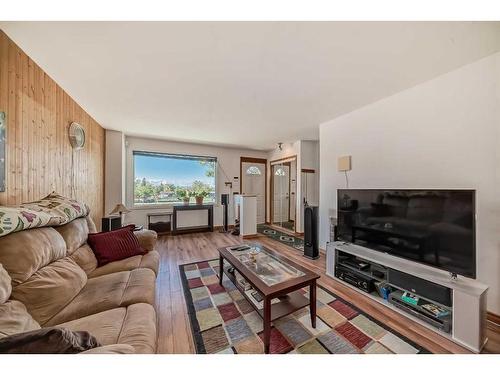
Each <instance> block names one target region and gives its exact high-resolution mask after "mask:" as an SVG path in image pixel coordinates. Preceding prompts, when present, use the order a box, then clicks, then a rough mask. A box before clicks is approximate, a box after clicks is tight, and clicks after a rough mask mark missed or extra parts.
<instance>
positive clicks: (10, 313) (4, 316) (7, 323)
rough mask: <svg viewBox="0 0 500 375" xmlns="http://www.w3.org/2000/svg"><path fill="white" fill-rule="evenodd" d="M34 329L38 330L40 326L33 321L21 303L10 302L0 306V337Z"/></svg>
mask: <svg viewBox="0 0 500 375" xmlns="http://www.w3.org/2000/svg"><path fill="white" fill-rule="evenodd" d="M34 329H40V324H38V322H36V321H35V320H34V319H33V317H32V316H31V315H30V314H29V313H28V311H27V310H26V307H25V306H24V305H23V304H22V303H21V302H19V301H12V300H10V301H7V302H5V303H3V304H0V337H5V336H9V335H14V334H16V333H21V332H26V331H32V330H34Z"/></svg>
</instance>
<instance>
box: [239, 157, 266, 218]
mask: <svg viewBox="0 0 500 375" xmlns="http://www.w3.org/2000/svg"><path fill="white" fill-rule="evenodd" d="M243 163H255V164H264V223H267V159H263V158H253V157H249V156H240V194H243Z"/></svg>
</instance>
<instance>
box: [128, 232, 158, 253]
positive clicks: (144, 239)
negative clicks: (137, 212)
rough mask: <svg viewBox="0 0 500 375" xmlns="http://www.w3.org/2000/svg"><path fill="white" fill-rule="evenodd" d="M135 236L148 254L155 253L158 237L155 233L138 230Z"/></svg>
mask: <svg viewBox="0 0 500 375" xmlns="http://www.w3.org/2000/svg"><path fill="white" fill-rule="evenodd" d="M134 234H135V236H136V237H137V239H138V240H139V244H140V245H141V247H142V248H143V249H144V250H146V251H147V252H148V253H149V252H150V251H153V250H154V248H155V245H156V239H157V238H158V235H157V234H156V232H155V231H153V230H149V229H143V230H137V231H135V232H134Z"/></svg>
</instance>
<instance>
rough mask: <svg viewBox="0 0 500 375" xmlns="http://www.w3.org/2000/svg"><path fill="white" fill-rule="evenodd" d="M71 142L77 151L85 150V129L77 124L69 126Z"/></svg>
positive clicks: (73, 123)
mask: <svg viewBox="0 0 500 375" xmlns="http://www.w3.org/2000/svg"><path fill="white" fill-rule="evenodd" d="M69 142H70V143H71V147H73V148H74V149H75V150H79V149H81V148H83V146H84V145H85V129H84V128H83V126H81V125H80V124H78V123H76V122H72V123H71V125H70V126H69Z"/></svg>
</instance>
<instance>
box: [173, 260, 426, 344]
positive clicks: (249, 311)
mask: <svg viewBox="0 0 500 375" xmlns="http://www.w3.org/2000/svg"><path fill="white" fill-rule="evenodd" d="M218 263H219V260H218V259H215V260H209V261H203V262H198V263H191V264H185V265H180V266H179V269H180V274H181V279H182V283H183V288H184V295H185V300H186V304H187V310H188V314H189V318H190V322H191V329H192V333H193V338H194V342H195V346H196V351H197V353H218V354H226V353H227V354H235V353H240V354H250V353H263V351H264V345H263V341H262V340H263V335H262V330H263V328H262V318H261V317H260V315H259V314H258V313H257V312H256V311H255V310H254V309H253V307H252V306H251V305H250V303H249V302H248V301H247V300H246V299H245V297H244V296H243V294H242V293H241V292H240V291H239V290H238V289H237V288H236V287H235V286H234V284H233V283H232V282H231V281H230V280H229V279H228V278H227V277H224V281H223V286H220V285H219V278H218V276H217V275H218V272H219V266H218ZM302 292H303V293H304V295H305V296H306V297H308V296H309V290H308V288H305V289H303V290H302ZM317 305H318V307H317V318H316V328H312V326H311V319H310V315H309V308H308V307H305V308H302V309H301V310H299V311H297V312H295V313H293V314H290V315H288V316H286V317H283V318H280V319H278V320H275V321H274V322H273V327H272V329H271V342H270V352H271V353H272V354H281V353H290V354H292V353H294V354H328V353H332V354H350V353H369V354H389V353H407V354H408V353H412V354H415V353H429V351H428V350H426V349H425V348H423V347H421V346H419V345H417V344H416V343H414V342H412V341H411V340H409V339H408V338H406V337H404V336H402V335H401V334H399V333H397V332H395V331H393V330H391V329H390V328H388V327H386V326H385V325H384V324H382V323H380V322H378V321H377V320H375V319H374V318H372V317H371V316H370V315H368V314H366V313H364V312H362V311H361V310H359V309H358V308H356V307H355V306H353V305H352V304H350V303H348V302H346V301H345V300H343V299H342V298H340V297H338V296H337V295H335V294H334V293H332V292H330V291H329V290H327V289H325V288H323V287H321V286H318V289H317Z"/></svg>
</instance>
